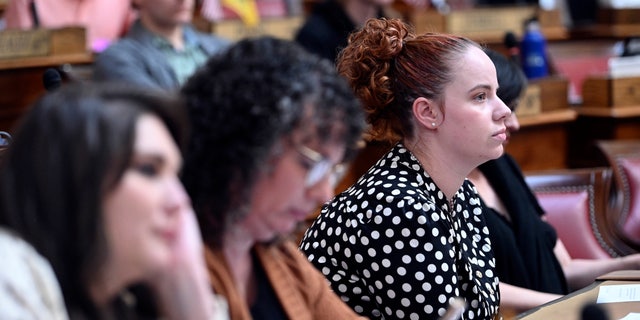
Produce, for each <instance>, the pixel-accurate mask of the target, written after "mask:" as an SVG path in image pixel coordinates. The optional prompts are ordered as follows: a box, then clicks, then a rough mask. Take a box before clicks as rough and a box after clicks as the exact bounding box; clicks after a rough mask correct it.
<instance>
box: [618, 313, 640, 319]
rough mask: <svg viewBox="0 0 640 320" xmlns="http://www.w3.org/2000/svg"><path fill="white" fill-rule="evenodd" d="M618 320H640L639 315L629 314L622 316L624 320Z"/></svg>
mask: <svg viewBox="0 0 640 320" xmlns="http://www.w3.org/2000/svg"><path fill="white" fill-rule="evenodd" d="M620 320H640V313H635V312H632V313H629V314H628V315H626V316H624V318H620Z"/></svg>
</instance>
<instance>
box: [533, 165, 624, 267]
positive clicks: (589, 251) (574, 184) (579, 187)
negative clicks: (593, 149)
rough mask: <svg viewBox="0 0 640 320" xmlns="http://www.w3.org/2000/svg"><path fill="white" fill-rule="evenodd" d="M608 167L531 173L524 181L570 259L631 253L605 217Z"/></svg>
mask: <svg viewBox="0 0 640 320" xmlns="http://www.w3.org/2000/svg"><path fill="white" fill-rule="evenodd" d="M611 176H612V173H611V169H609V168H588V169H565V170H554V171H542V172H535V173H533V172H530V173H527V174H526V181H527V184H529V186H530V187H531V189H532V190H533V192H534V193H535V195H536V197H537V198H538V201H539V202H540V205H541V206H542V208H543V209H544V210H545V211H546V219H547V221H548V222H549V223H550V224H551V225H552V226H553V227H554V228H555V229H556V231H557V233H558V237H559V238H560V239H561V240H562V242H563V243H564V245H565V247H566V248H567V250H568V251H569V254H570V255H571V257H572V258H584V259H599V258H609V257H617V256H621V255H626V254H628V253H630V252H633V250H632V249H630V248H629V247H628V246H625V245H624V243H623V242H622V241H620V240H619V238H618V237H617V234H616V232H615V227H614V226H612V225H611V222H610V221H609V220H608V219H607V212H608V198H609V194H610V187H611Z"/></svg>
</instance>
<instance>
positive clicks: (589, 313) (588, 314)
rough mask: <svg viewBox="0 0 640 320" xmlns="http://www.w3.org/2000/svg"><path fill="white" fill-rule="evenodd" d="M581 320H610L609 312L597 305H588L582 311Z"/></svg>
mask: <svg viewBox="0 0 640 320" xmlns="http://www.w3.org/2000/svg"><path fill="white" fill-rule="evenodd" d="M580 319H582V320H608V319H609V315H608V314H607V311H606V310H604V308H602V307H601V306H599V305H598V304H596V303H588V304H586V305H584V307H582V311H580Z"/></svg>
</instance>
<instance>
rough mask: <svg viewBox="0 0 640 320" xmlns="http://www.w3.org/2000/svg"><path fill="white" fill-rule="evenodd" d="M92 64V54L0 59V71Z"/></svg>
mask: <svg viewBox="0 0 640 320" xmlns="http://www.w3.org/2000/svg"><path fill="white" fill-rule="evenodd" d="M92 62H93V54H92V53H91V52H83V53H74V54H58V55H51V56H41V57H24V58H13V59H0V70H10V69H20V68H33V67H43V66H53V65H57V64H65V63H74V64H75V63H77V64H89V63H92Z"/></svg>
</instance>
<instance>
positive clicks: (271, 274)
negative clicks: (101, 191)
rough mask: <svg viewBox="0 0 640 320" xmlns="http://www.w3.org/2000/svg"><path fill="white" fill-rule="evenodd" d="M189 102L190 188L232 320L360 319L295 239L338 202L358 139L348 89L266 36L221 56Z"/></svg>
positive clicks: (320, 63) (359, 120)
mask: <svg viewBox="0 0 640 320" xmlns="http://www.w3.org/2000/svg"><path fill="white" fill-rule="evenodd" d="M182 94H183V96H184V97H185V98H186V100H187V105H188V110H189V116H190V118H191V130H192V134H191V141H190V144H189V146H188V150H187V152H186V155H185V166H184V171H183V172H184V174H183V181H184V183H185V187H186V189H187V192H188V193H189V195H190V196H191V198H192V200H193V205H194V208H195V210H196V214H197V217H198V220H199V222H200V226H201V229H202V233H203V236H204V239H205V243H206V246H207V250H206V259H207V265H208V268H209V273H210V276H211V282H212V285H213V287H214V290H215V291H216V292H217V293H220V294H221V295H223V296H225V297H226V298H227V300H228V302H229V312H230V315H231V318H232V319H327V320H335V319H353V318H358V316H357V315H356V314H355V313H354V312H353V311H352V310H351V309H350V308H349V307H348V306H346V305H345V304H344V303H343V302H342V301H341V300H340V298H338V297H337V296H336V295H335V294H334V293H333V292H332V291H331V288H330V287H329V285H328V284H327V282H326V280H325V278H324V277H323V276H322V274H321V273H320V272H318V271H317V270H316V269H315V268H314V267H313V265H311V263H309V261H307V259H306V258H305V257H304V255H303V254H302V253H301V252H300V251H299V250H298V249H297V247H296V245H295V244H294V243H292V242H291V240H290V239H287V237H288V236H289V235H291V233H292V231H294V229H295V227H296V226H297V225H298V224H300V223H301V222H303V221H304V220H305V218H306V217H307V216H308V215H309V214H310V213H312V212H313V211H314V210H315V208H316V207H317V206H318V205H320V204H322V203H324V202H325V201H328V200H329V199H330V198H331V197H332V196H333V182H335V173H336V171H337V169H338V168H339V167H340V165H341V163H343V162H344V161H346V160H348V159H350V158H351V156H352V155H353V153H354V149H355V146H356V144H357V142H358V141H359V139H360V135H361V131H362V129H363V128H364V117H363V114H362V109H361V107H360V104H359V102H358V100H357V98H356V97H355V96H354V94H353V92H352V91H351V90H350V88H349V86H348V84H347V83H346V81H344V79H342V78H341V77H340V76H339V75H338V74H337V72H336V71H335V69H334V67H333V66H332V65H331V63H330V62H328V61H326V60H322V59H321V58H319V57H316V56H314V55H311V54H309V53H307V52H306V51H305V50H304V49H302V48H301V47H299V46H298V45H296V44H294V43H293V42H289V41H285V40H277V39H274V38H269V37H263V38H256V39H246V40H242V41H239V42H238V43H236V44H234V45H233V46H232V47H231V48H230V49H229V50H228V51H226V52H224V53H223V54H221V55H218V56H216V57H213V58H211V59H210V60H209V61H208V63H207V64H206V65H205V66H204V67H203V68H202V69H200V70H199V71H198V72H197V73H196V74H195V75H194V76H193V77H192V78H191V79H190V80H189V81H187V83H186V85H185V86H184V88H183V89H182Z"/></svg>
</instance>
